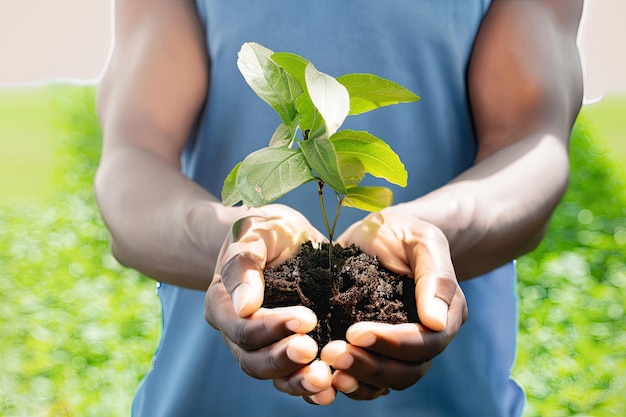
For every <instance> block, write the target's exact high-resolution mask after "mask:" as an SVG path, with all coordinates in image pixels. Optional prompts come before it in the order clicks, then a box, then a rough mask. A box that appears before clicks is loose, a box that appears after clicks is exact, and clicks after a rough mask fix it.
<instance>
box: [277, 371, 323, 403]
mask: <svg viewBox="0 0 626 417" xmlns="http://www.w3.org/2000/svg"><path fill="white" fill-rule="evenodd" d="M273 382H274V387H276V389H278V390H279V391H282V392H285V393H287V394H291V395H297V396H312V395H315V394H317V393H320V392H323V391H325V390H328V389H329V388H330V387H331V382H332V374H331V372H330V368H329V367H328V365H327V364H325V363H324V362H322V361H320V360H315V361H313V362H311V363H309V364H308V365H306V366H301V367H300V368H299V369H297V370H295V371H294V372H292V373H290V374H288V375H286V376H283V377H277V378H274V381H273ZM318 404H319V403H318Z"/></svg>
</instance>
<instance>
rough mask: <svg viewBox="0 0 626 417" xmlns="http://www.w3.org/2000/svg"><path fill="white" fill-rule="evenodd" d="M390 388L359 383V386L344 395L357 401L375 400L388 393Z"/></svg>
mask: <svg viewBox="0 0 626 417" xmlns="http://www.w3.org/2000/svg"><path fill="white" fill-rule="evenodd" d="M390 391H391V390H390V389H389V388H379V387H375V386H373V385H369V384H361V385H360V386H359V388H358V389H357V390H356V391H354V392H351V393H347V394H346V395H347V396H348V397H349V398H351V399H353V400H357V401H364V400H375V399H377V398H379V397H381V396H383V395H387V394H389V392H390Z"/></svg>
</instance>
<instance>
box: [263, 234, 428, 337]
mask: <svg viewBox="0 0 626 417" xmlns="http://www.w3.org/2000/svg"><path fill="white" fill-rule="evenodd" d="M328 249H329V245H328V244H324V245H322V247H321V248H320V249H316V248H314V247H313V245H312V244H311V243H310V242H307V243H305V244H304V245H302V248H301V249H300V252H299V253H298V254H297V255H296V256H295V257H293V258H292V259H290V260H288V261H287V262H285V263H283V264H281V265H277V266H274V267H269V268H266V269H265V271H264V273H263V275H264V277H265V299H264V303H263V306H264V307H268V308H274V307H287V306H293V305H303V306H305V307H308V308H310V309H311V310H313V311H314V312H315V313H316V314H317V318H318V324H317V327H316V328H315V329H314V330H313V332H311V336H312V337H313V338H314V339H315V340H316V341H317V343H318V345H319V346H320V349H321V348H322V347H323V346H324V345H326V344H327V343H328V342H329V341H331V340H338V339H342V340H345V335H346V330H347V329H348V327H350V326H351V325H352V324H354V323H356V322H359V321H378V322H384V323H390V324H399V323H410V322H412V323H417V322H419V319H418V317H417V308H416V305H415V284H414V282H413V280H412V279H411V278H409V277H406V276H398V275H396V274H393V273H392V272H390V271H388V270H386V269H385V268H383V267H382V266H381V265H380V264H379V263H378V260H377V259H376V258H373V257H371V256H369V255H367V254H365V253H363V252H361V251H360V250H359V249H358V248H357V247H356V246H350V247H347V248H343V247H341V246H339V245H334V246H333V250H332V259H333V266H332V272H333V273H332V274H331V272H330V271H331V270H329V263H328V255H329V252H328Z"/></svg>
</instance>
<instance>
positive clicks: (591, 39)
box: [0, 0, 626, 101]
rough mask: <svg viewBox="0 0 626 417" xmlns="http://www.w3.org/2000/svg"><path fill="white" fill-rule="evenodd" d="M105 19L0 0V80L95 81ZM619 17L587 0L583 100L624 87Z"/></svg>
mask: <svg viewBox="0 0 626 417" xmlns="http://www.w3.org/2000/svg"><path fill="white" fill-rule="evenodd" d="M526 1H539V0H526ZM111 21H112V3H111V0H0V85H2V84H12V83H25V82H26V83H28V82H41V81H47V80H50V79H72V80H77V81H79V82H88V83H89V82H95V81H96V80H97V79H98V77H99V76H100V75H101V73H102V70H103V68H104V66H105V64H106V61H107V58H108V55H109V52H110V49H111V43H112V41H111V38H112V24H111ZM624 22H626V0H587V4H586V11H585V17H584V19H583V27H582V32H581V36H580V45H581V51H582V55H583V59H584V69H585V80H586V93H585V96H586V100H587V101H593V100H595V99H597V98H599V97H600V96H602V95H603V93H604V92H605V91H609V92H610V91H615V90H624V91H626V49H625V48H624V46H623V42H624V40H626V24H624Z"/></svg>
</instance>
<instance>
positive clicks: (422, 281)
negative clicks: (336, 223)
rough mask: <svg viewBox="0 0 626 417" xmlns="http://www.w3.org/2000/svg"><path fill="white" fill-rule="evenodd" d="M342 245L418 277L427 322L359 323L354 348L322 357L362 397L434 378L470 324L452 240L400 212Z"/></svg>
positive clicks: (357, 230) (357, 227)
mask: <svg viewBox="0 0 626 417" xmlns="http://www.w3.org/2000/svg"><path fill="white" fill-rule="evenodd" d="M337 242H338V243H340V244H341V245H342V246H348V245H351V244H354V245H356V246H358V247H359V248H361V250H363V251H364V252H366V253H368V254H369V255H372V256H376V257H377V258H378V259H379V261H380V262H381V264H382V265H383V266H385V267H386V268H388V269H390V270H391V271H393V272H396V273H398V274H402V275H409V276H411V277H413V278H414V279H415V298H416V303H417V310H418V316H419V318H420V321H421V323H419V324H418V323H407V324H397V325H391V324H383V323H373V322H362V323H357V324H355V325H353V326H351V327H350V328H349V329H348V331H347V334H346V339H347V341H348V343H345V342H342V341H334V342H331V343H329V344H328V345H327V346H325V347H324V348H323V349H322V356H321V358H322V360H323V361H324V362H326V363H327V364H328V365H329V366H331V367H333V368H334V369H335V372H334V375H333V386H334V387H335V388H336V389H337V390H338V391H342V392H344V393H348V395H349V396H350V397H351V398H354V399H374V398H377V397H378V396H380V395H382V394H385V393H387V392H388V389H390V388H391V389H396V390H401V389H405V388H408V387H409V386H411V385H413V384H415V383H416V382H417V381H419V379H421V378H422V377H423V376H424V375H425V374H426V372H427V371H428V368H429V366H430V361H431V360H432V359H433V358H434V357H435V356H436V355H438V354H439V353H441V352H442V351H443V350H444V349H445V347H446V346H447V345H448V343H450V341H451V340H452V339H453V338H454V336H455V335H456V334H457V332H458V331H459V329H460V327H461V325H462V324H463V323H464V322H465V320H467V314H468V312H467V304H466V302H465V296H464V295H463V291H462V290H461V288H460V287H459V285H458V282H457V279H456V276H455V273H454V267H453V265H452V260H451V257H450V249H449V245H448V241H447V239H446V237H445V235H444V234H443V232H441V230H440V229H439V228H437V227H436V226H434V225H432V224H430V223H427V222H424V221H422V220H419V219H416V218H414V217H411V216H408V215H406V214H405V213H404V212H403V210H402V209H401V208H399V207H396V208H390V209H385V210H383V211H381V212H378V213H372V214H370V215H368V216H367V217H366V218H365V219H363V220H362V221H360V222H357V223H355V224H354V225H352V226H351V227H350V228H348V230H346V232H345V233H343V234H342V235H341V236H340V237H339V239H338V240H337Z"/></svg>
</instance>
